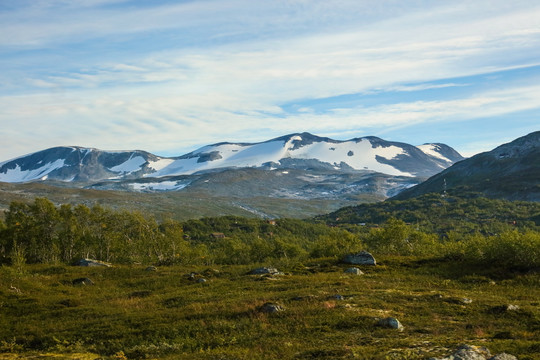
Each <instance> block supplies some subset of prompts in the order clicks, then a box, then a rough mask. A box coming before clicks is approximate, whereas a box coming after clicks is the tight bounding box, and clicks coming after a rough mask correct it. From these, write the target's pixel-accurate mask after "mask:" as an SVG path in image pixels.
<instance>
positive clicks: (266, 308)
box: [259, 302, 285, 313]
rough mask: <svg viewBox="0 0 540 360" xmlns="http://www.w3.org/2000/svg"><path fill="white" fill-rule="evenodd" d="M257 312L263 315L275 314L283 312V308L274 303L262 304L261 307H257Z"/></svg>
mask: <svg viewBox="0 0 540 360" xmlns="http://www.w3.org/2000/svg"><path fill="white" fill-rule="evenodd" d="M259 311H260V312H263V313H276V312H280V311H285V309H284V308H283V306H281V305H278V304H274V303H270V302H267V303H264V304H263V305H262V306H261V307H259Z"/></svg>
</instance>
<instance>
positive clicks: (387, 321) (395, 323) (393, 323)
mask: <svg viewBox="0 0 540 360" xmlns="http://www.w3.org/2000/svg"><path fill="white" fill-rule="evenodd" d="M377 325H378V326H382V327H385V328H389V329H396V330H399V331H403V329H404V327H403V325H401V323H400V322H399V320H398V319H396V318H394V317H387V318H384V319H381V320H379V322H377Z"/></svg>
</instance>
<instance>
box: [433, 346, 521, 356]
mask: <svg viewBox="0 0 540 360" xmlns="http://www.w3.org/2000/svg"><path fill="white" fill-rule="evenodd" d="M429 360H517V358H516V357H515V356H513V355H510V354H506V353H500V354H497V355H495V356H491V353H490V351H489V350H488V349H487V348H486V347H484V346H475V345H460V346H459V347H458V348H457V350H456V351H455V352H454V353H453V354H451V355H448V356H446V357H444V358H430V359H429Z"/></svg>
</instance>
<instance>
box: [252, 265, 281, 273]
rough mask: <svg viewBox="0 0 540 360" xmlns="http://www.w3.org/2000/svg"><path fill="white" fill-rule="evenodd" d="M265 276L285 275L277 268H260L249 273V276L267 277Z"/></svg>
mask: <svg viewBox="0 0 540 360" xmlns="http://www.w3.org/2000/svg"><path fill="white" fill-rule="evenodd" d="M265 274H271V275H283V273H282V272H280V271H279V270H278V269H276V268H275V267H260V268H256V269H253V270H251V271H250V272H249V275H265Z"/></svg>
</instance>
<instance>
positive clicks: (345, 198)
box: [0, 132, 540, 219]
mask: <svg viewBox="0 0 540 360" xmlns="http://www.w3.org/2000/svg"><path fill="white" fill-rule="evenodd" d="M430 176H431V177H430ZM539 179H540V132H534V133H531V134H529V135H527V136H524V137H522V138H519V139H516V140H515V141H513V142H511V143H509V144H504V145H501V146H499V147H497V148H495V149H494V150H492V151H489V152H486V153H482V154H478V155H476V156H473V157H471V158H469V159H463V157H462V156H461V155H459V154H458V153H457V152H456V151H455V150H453V149H452V148H450V147H448V146H447V145H444V144H436V143H435V144H424V145H420V146H412V145H409V144H404V143H398V142H390V141H385V140H382V139H379V138H376V137H363V138H356V139H351V140H348V141H337V140H332V139H329V138H322V137H317V136H314V135H311V134H308V133H301V134H291V135H287V136H283V137H279V138H276V139H272V140H268V141H265V142H260V143H253V144H249V143H235V144H233V143H218V144H214V145H208V146H205V147H202V148H200V149H198V150H195V151H193V152H190V153H188V154H185V155H182V156H178V157H160V156H157V155H153V154H150V153H148V152H145V151H139V150H136V151H102V150H97V149H90V148H81V147H76V146H72V147H56V148H52V149H47V150H43V151H39V152H36V153H33V154H29V155H26V156H21V157H19V158H16V159H13V160H9V161H5V162H3V163H0V211H1V210H3V209H4V210H5V209H7V208H8V206H9V204H10V202H11V201H14V200H18V201H31V200H32V199H34V198H35V197H43V196H45V197H47V198H50V199H51V200H52V201H54V202H55V203H59V204H60V203H72V204H77V203H83V204H86V205H89V206H91V205H93V204H96V203H99V204H102V205H105V206H107V207H111V208H117V209H118V208H123V209H128V210H140V211H144V212H149V213H152V214H155V215H156V216H158V217H161V218H167V217H173V218H176V219H192V218H197V217H202V216H220V215H238V216H255V217H263V218H276V217H296V218H306V217H311V216H315V215H319V214H324V213H329V212H332V211H335V210H338V209H340V208H342V207H345V206H354V205H357V204H359V203H366V202H377V201H382V200H385V199H387V198H391V199H408V198H411V197H416V196H420V195H422V194H425V193H432V192H435V193H439V194H441V195H444V193H445V192H448V194H449V195H452V196H478V195H481V196H486V197H492V198H502V199H511V200H532V201H540V181H539ZM0 215H1V214H0Z"/></svg>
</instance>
